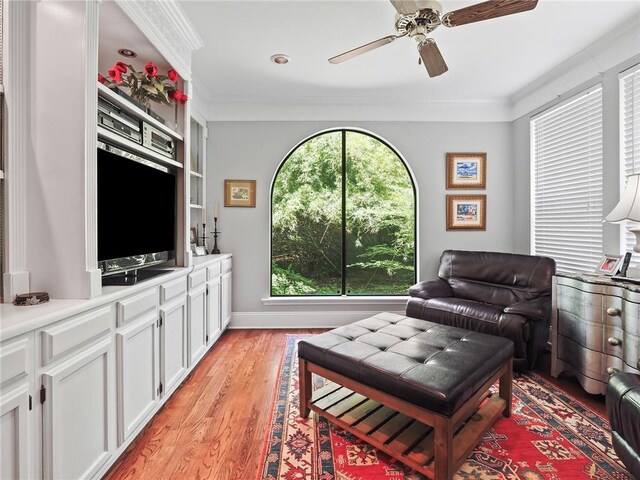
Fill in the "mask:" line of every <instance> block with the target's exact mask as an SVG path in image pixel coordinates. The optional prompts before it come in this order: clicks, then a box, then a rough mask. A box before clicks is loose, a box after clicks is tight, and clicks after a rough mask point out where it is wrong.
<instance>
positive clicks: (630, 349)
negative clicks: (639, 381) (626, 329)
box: [622, 333, 640, 370]
mask: <svg viewBox="0 0 640 480" xmlns="http://www.w3.org/2000/svg"><path fill="white" fill-rule="evenodd" d="M622 350H623V351H624V354H623V358H624V363H626V364H627V365H629V366H630V367H631V368H633V369H636V370H640V338H639V337H636V336H635V335H631V334H629V333H627V334H626V335H625V336H624V340H623V343H622Z"/></svg>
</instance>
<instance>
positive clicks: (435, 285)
mask: <svg viewBox="0 0 640 480" xmlns="http://www.w3.org/2000/svg"><path fill="white" fill-rule="evenodd" d="M409 295H410V296H412V297H420V298H424V299H425V300H428V299H430V298H445V297H452V296H453V291H452V290H451V287H450V286H449V284H448V283H447V282H445V281H444V280H442V279H438V280H428V281H425V282H420V283H416V284H415V285H414V286H413V287H411V288H409Z"/></svg>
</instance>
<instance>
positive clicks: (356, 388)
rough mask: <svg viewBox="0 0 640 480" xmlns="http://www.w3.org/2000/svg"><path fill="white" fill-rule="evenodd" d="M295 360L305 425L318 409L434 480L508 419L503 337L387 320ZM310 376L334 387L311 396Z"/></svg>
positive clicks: (304, 344)
mask: <svg viewBox="0 0 640 480" xmlns="http://www.w3.org/2000/svg"><path fill="white" fill-rule="evenodd" d="M298 357H299V362H300V415H301V416H302V417H307V416H308V415H309V411H310V410H314V411H315V412H318V413H320V414H322V415H323V416H325V417H327V418H329V420H331V421H333V422H334V423H336V424H338V425H339V426H340V427H342V428H345V429H346V430H348V431H349V432H351V433H353V434H354V435H356V436H358V437H360V438H361V439H363V440H364V441H366V442H368V443H370V444H372V445H374V446H375V447H377V448H379V449H381V450H383V451H385V452H386V453H388V454H390V455H392V456H394V457H395V458H396V459H398V460H400V461H401V462H403V463H405V464H407V465H409V466H411V467H412V468H414V469H416V470H418V471H420V472H421V473H423V474H425V475H427V476H428V477H430V478H436V479H437V480H440V479H447V480H448V479H451V478H453V475H454V473H455V472H456V471H457V469H458V467H459V466H460V465H461V464H462V463H463V462H464V460H465V459H466V458H467V456H468V454H469V453H470V451H471V450H472V449H473V448H474V446H475V445H476V444H477V443H478V442H479V440H480V439H481V438H482V435H483V434H484V432H486V431H487V430H488V429H489V428H490V427H491V425H493V423H494V422H495V421H496V420H497V419H498V417H499V416H500V415H504V416H509V415H510V413H511V381H512V364H513V342H511V341H510V340H508V339H506V338H501V337H496V336H493V335H487V334H483V333H477V332H471V331H467V330H462V329H459V328H455V327H450V326H446V325H440V324H436V323H432V322H429V321H426V320H421V319H417V318H411V317H405V316H402V315H395V314H392V313H381V314H378V315H375V316H373V317H371V318H367V319H364V320H360V321H358V322H355V323H352V324H349V325H345V326H343V327H339V328H336V329H334V330H331V331H329V332H325V333H322V334H320V335H315V336H313V337H311V338H309V339H305V340H302V341H301V342H300V343H299V351H298ZM311 373H316V374H317V375H320V376H322V377H324V378H326V379H328V380H331V381H332V382H335V384H329V385H328V386H326V387H323V388H322V389H320V390H318V391H316V392H312V389H311ZM498 379H500V388H499V390H500V392H499V395H494V396H492V397H491V398H489V399H488V400H486V399H487V397H488V395H487V391H488V390H489V387H491V385H493V383H494V382H495V381H496V380H498ZM312 396H313V398H312ZM474 412H475V413H474ZM472 415H473V420H472V421H468V420H469V418H470V417H471V416H472ZM454 432H456V434H455V435H454Z"/></svg>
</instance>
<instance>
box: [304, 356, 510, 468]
mask: <svg viewBox="0 0 640 480" xmlns="http://www.w3.org/2000/svg"><path fill="white" fill-rule="evenodd" d="M299 362H300V365H299V368H300V415H301V416H302V417H303V418H306V417H308V416H309V412H310V410H313V411H314V412H316V413H318V414H320V415H322V416H324V417H326V418H327V419H328V420H330V421H331V422H333V423H335V424H336V425H338V426H339V427H340V428H343V429H345V430H346V431H348V432H350V433H352V434H354V435H355V436H357V437H358V438H360V439H362V440H364V441H365V442H367V443H369V444H370V445H373V446H374V447H376V448H378V449H379V450H382V451H383V452H385V453H387V454H389V455H391V456H392V457H394V458H396V459H397V460H399V461H400V462H402V463H404V464H405V465H408V466H409V467H411V468H413V469H414V470H417V471H418V472H420V473H422V474H424V475H426V476H427V477H429V478H433V479H435V480H450V479H452V478H453V475H454V473H455V472H456V471H457V470H458V468H459V467H460V465H462V463H464V461H465V460H466V458H467V457H468V456H469V454H470V453H471V451H472V450H473V448H474V447H475V446H476V445H477V444H478V443H479V441H480V440H481V438H482V436H483V435H484V433H485V432H486V431H487V430H489V428H491V426H492V425H493V424H494V423H495V421H496V420H497V419H498V418H499V417H500V415H503V416H505V417H508V416H510V415H511V382H512V364H513V360H512V359H510V360H509V361H508V362H506V363H505V364H504V365H503V366H502V367H501V368H500V369H499V370H498V371H497V372H496V373H495V375H494V376H492V377H491V378H490V379H489V380H488V381H487V382H486V383H485V384H484V385H482V387H481V388H480V389H479V390H478V391H477V392H476V393H475V394H473V395H472V396H471V397H470V398H469V399H468V400H467V401H466V402H465V403H464V404H463V405H462V406H461V407H460V408H459V409H458V410H456V411H455V412H454V413H453V415H451V416H450V417H446V416H443V415H440V414H437V413H434V412H432V411H430V410H427V409H426V408H424V407H419V406H417V405H414V404H412V403H409V402H406V401H404V400H400V399H398V398H396V397H394V396H392V395H389V394H387V393H385V392H381V391H379V390H376V389H374V388H371V387H369V386H367V385H364V384H362V383H360V382H357V381H355V380H352V379H350V378H347V377H345V376H343V375H340V374H338V373H335V372H333V371H331V370H328V369H326V368H324V367H321V366H319V365H316V364H314V363H311V362H309V361H308V360H305V359H303V358H299ZM312 373H315V374H317V375H319V376H321V377H324V378H326V379H327V380H330V381H331V382H335V383H330V384H329V385H326V386H324V387H323V388H321V389H318V390H316V391H315V392H313V391H312V387H311V385H312V383H311V374H312ZM497 380H499V381H500V387H499V393H498V395H493V396H489V395H488V391H489V388H490V387H491V386H492V385H493V384H494V383H495V382H496V381H497ZM485 400H486V401H485Z"/></svg>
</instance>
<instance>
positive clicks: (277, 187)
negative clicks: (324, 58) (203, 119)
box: [271, 129, 416, 296]
mask: <svg viewBox="0 0 640 480" xmlns="http://www.w3.org/2000/svg"><path fill="white" fill-rule="evenodd" d="M415 262H416V192H415V186H414V184H413V180H412V178H411V175H410V174H409V170H408V169H407V166H406V165H405V164H404V162H403V161H402V159H401V158H400V156H399V155H398V153H397V152H396V151H395V150H394V149H393V148H391V147H390V146H389V145H388V144H387V143H385V142H384V141H382V140H381V139H379V138H376V137H374V136H373V135H371V134H369V133H365V132H362V131H355V130H346V129H341V130H332V131H326V132H322V133H319V134H317V135H315V136H313V137H311V138H309V139H307V140H305V141H304V142H302V143H301V144H300V145H298V146H297V147H296V148H295V149H294V150H293V151H292V152H291V153H290V154H289V155H288V156H287V158H285V160H284V161H283V162H282V164H281V165H280V168H279V170H278V172H277V173H276V176H275V179H274V181H273V187H272V190H271V295H272V296H278V295H406V294H407V289H408V288H409V287H410V286H411V285H413V284H414V283H415V280H416V268H415Z"/></svg>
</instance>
